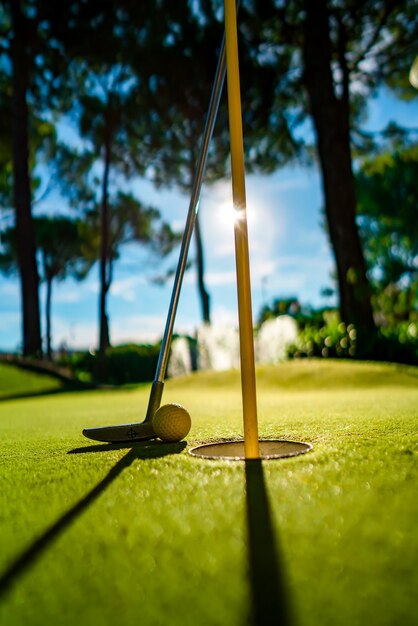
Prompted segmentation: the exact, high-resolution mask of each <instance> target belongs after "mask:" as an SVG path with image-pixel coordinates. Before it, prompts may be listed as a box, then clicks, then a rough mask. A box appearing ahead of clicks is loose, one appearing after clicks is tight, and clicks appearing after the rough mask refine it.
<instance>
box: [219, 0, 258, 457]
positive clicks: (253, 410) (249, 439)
mask: <svg viewBox="0 0 418 626" xmlns="http://www.w3.org/2000/svg"><path fill="white" fill-rule="evenodd" d="M235 2H236V0H225V39H226V68H227V84H228V115H229V135H230V142H231V169H232V198H233V202H234V209H235V210H236V211H237V219H236V221H235V228H234V232H235V262H236V267H237V287H238V316H239V336H240V354H241V385H242V403H243V415H244V448H245V458H247V459H257V458H260V450H259V445H258V425H257V398H256V388H255V362H254V340H253V320H252V307H251V285H250V261H249V252H248V228H247V213H246V200H245V171H244V145H243V138H242V114H241V94H240V80H239V65H238V40H237V14H236V5H235Z"/></svg>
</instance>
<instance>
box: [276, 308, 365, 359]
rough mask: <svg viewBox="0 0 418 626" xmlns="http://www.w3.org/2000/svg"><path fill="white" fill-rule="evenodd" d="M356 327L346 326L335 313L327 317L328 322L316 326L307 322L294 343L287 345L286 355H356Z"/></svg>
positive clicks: (352, 356)
mask: <svg viewBox="0 0 418 626" xmlns="http://www.w3.org/2000/svg"><path fill="white" fill-rule="evenodd" d="M356 339H357V333H356V329H355V328H354V326H353V325H352V324H350V325H349V326H346V325H345V324H344V323H343V322H339V321H338V318H337V316H336V315H334V316H329V317H328V323H326V324H325V325H324V326H322V327H320V328H318V327H317V326H312V325H310V324H307V325H306V326H305V327H304V328H303V329H301V330H300V331H299V335H298V339H297V341H296V343H295V344H293V345H291V346H289V348H288V356H289V357H291V358H300V357H332V358H354V357H356V348H357V344H356Z"/></svg>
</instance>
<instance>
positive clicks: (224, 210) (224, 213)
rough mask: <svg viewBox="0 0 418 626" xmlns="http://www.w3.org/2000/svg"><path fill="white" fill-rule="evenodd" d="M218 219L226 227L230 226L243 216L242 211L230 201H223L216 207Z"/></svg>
mask: <svg viewBox="0 0 418 626" xmlns="http://www.w3.org/2000/svg"><path fill="white" fill-rule="evenodd" d="M218 215H219V221H220V222H221V223H222V224H223V225H224V226H226V227H230V228H232V227H233V226H235V225H236V224H238V223H239V222H240V221H242V219H243V217H244V211H243V210H242V209H239V208H238V207H235V206H234V205H233V204H232V202H223V203H222V204H220V205H219V207H218Z"/></svg>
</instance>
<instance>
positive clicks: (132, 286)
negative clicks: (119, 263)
mask: <svg viewBox="0 0 418 626" xmlns="http://www.w3.org/2000/svg"><path fill="white" fill-rule="evenodd" d="M146 284H147V279H146V277H145V276H143V275H137V276H128V277H126V278H118V279H117V280H115V281H113V283H112V286H111V288H110V293H111V294H112V296H116V297H118V298H121V299H122V300H126V301H127V302H135V300H136V298H137V297H138V289H137V287H139V286H143V285H146Z"/></svg>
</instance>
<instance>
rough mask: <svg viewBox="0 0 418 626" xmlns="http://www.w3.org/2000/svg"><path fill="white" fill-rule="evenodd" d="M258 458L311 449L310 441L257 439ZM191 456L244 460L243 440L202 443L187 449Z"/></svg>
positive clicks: (281, 457)
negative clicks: (258, 447)
mask: <svg viewBox="0 0 418 626" xmlns="http://www.w3.org/2000/svg"><path fill="white" fill-rule="evenodd" d="M259 446H260V459H268V460H270V459H271V460H272V459H286V458H289V457H292V456H298V455H299V454H305V453H306V452H309V451H310V450H312V448H313V446H312V444H310V443H304V442H302V441H283V440H280V439H264V440H261V441H259ZM189 454H190V455H191V456H197V457H200V458H202V459H212V460H215V459H221V460H224V461H245V460H246V459H245V453H244V441H220V442H217V443H204V444H202V445H200V446H195V447H194V448H191V449H190V450H189Z"/></svg>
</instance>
